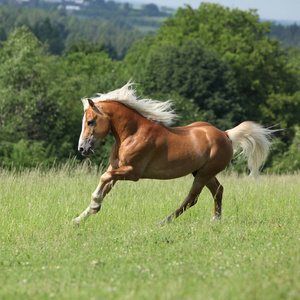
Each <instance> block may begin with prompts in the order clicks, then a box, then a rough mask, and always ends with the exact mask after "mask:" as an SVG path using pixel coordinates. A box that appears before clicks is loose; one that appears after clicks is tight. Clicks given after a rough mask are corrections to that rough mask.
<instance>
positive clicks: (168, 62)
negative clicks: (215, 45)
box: [133, 39, 242, 130]
mask: <svg viewBox="0 0 300 300" xmlns="http://www.w3.org/2000/svg"><path fill="white" fill-rule="evenodd" d="M150 49H151V50H149V51H148V53H147V54H146V53H144V54H143V55H139V56H138V57H141V59H140V61H139V60H138V61H137V63H136V67H135V68H136V69H135V70H134V71H133V74H135V75H136V77H137V79H138V82H139V83H141V84H142V85H144V86H145V87H144V89H143V90H144V93H145V94H146V95H151V96H154V95H156V94H161V95H169V94H173V95H174V96H175V97H176V94H177V95H179V96H180V97H181V98H184V99H186V101H189V100H188V99H193V101H194V104H196V105H197V106H198V107H199V109H200V112H201V119H199V118H200V116H198V121H199V120H202V121H208V122H210V123H212V124H214V125H215V126H217V127H219V128H221V129H224V130H225V129H228V128H230V127H232V126H233V125H234V124H235V123H236V122H239V121H241V119H242V108H241V106H240V105H239V103H238V102H239V97H238V94H237V89H236V81H235V79H234V77H233V74H232V72H231V70H230V69H229V68H228V65H227V64H226V63H225V62H224V61H222V60H221V59H220V58H218V56H217V55H216V54H215V53H214V51H211V50H209V49H207V48H205V47H204V46H203V45H202V43H201V41H199V40H188V39H186V40H185V41H183V43H182V44H181V45H177V44H176V43H169V44H161V45H157V46H155V47H152V48H150ZM174 100H175V102H176V98H175V99H174ZM182 113H183V114H187V113H188V112H187V111H186V112H184V111H182Z"/></svg>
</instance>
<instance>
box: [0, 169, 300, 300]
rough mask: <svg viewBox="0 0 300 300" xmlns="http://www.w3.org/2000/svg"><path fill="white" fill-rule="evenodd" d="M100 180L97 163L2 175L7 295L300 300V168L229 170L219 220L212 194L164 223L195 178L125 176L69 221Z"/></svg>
mask: <svg viewBox="0 0 300 300" xmlns="http://www.w3.org/2000/svg"><path fill="white" fill-rule="evenodd" d="M99 177H100V172H99V171H98V170H97V169H93V168H91V167H88V166H84V167H75V166H73V167H72V168H71V167H68V166H65V167H64V168H56V169H49V170H48V171H46V172H45V171H42V170H39V169H35V170H31V171H22V172H12V171H7V170H1V171H0V253H1V255H0V298H1V299H49V298H53V299H272V300H273V299H299V297H300V294H299V279H300V278H299V277H300V276H299V270H300V268H299V199H300V185H299V182H300V176H299V175H285V176H263V177H262V180H261V181H259V182H258V181H253V180H250V179H248V178H247V177H245V176H240V177H238V176H235V175H234V174H232V175H230V176H228V175H224V174H223V175H221V176H219V180H220V182H221V183H222V184H223V186H224V188H225V192H224V200H223V205H224V206H223V220H222V221H221V222H217V223H214V222H210V219H211V216H212V211H213V200H212V197H211V195H210V193H209V191H208V190H204V191H203V192H202V194H201V196H200V198H199V201H198V204H197V205H196V206H195V207H193V208H191V209H189V210H188V211H187V212H185V213H184V214H183V215H182V216H181V217H180V218H178V219H177V220H176V221H174V222H173V223H172V224H170V225H169V226H165V227H163V228H159V227H158V226H156V223H157V222H158V221H160V220H161V219H163V218H164V217H166V216H167V215H169V214H170V213H171V212H172V211H173V210H175V209H176V208H177V207H178V206H179V205H180V203H181V201H182V200H183V198H184V197H185V195H186V194H187V192H188V190H189V188H190V186H191V182H192V177H189V176H188V177H186V178H180V179H177V180H171V181H156V180H140V181H139V182H118V183H117V184H116V186H115V187H114V189H113V190H112V191H111V193H110V194H109V195H108V196H107V197H106V198H105V201H104V203H103V206H102V209H101V211H100V212H99V213H98V214H97V215H96V216H92V217H91V218H89V219H88V220H87V222H85V223H84V224H82V225H81V226H80V227H79V228H77V227H73V226H71V225H70V224H69V221H70V220H71V219H72V218H74V217H76V216H77V215H78V214H79V213H81V212H82V211H83V210H84V209H85V208H86V206H87V205H88V204H89V202H90V195H91V193H92V192H93V191H94V189H95V188H96V186H97V184H98V181H99Z"/></svg>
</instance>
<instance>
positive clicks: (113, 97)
mask: <svg viewBox="0 0 300 300" xmlns="http://www.w3.org/2000/svg"><path fill="white" fill-rule="evenodd" d="M133 85H134V83H133V82H130V81H129V82H128V83H127V84H125V85H124V86H123V87H122V88H120V89H116V90H114V91H112V92H109V93H107V94H97V97H94V98H91V99H92V100H93V101H94V102H95V103H97V102H101V101H107V100H110V101H117V102H120V103H122V104H124V105H126V106H127V107H129V108H132V109H134V110H135V111H137V112H138V113H139V114H141V115H142V116H143V117H145V118H147V119H149V120H151V121H153V122H156V123H160V124H163V125H166V126H169V125H171V124H172V123H173V121H174V120H175V119H176V118H177V117H178V116H177V115H176V113H175V111H174V110H173V109H172V104H173V103H172V101H171V100H168V101H165V102H160V101H157V100H151V99H138V97H137V96H136V90H135V89H134V88H132V86H133ZM82 102H83V106H84V110H86V109H87V108H88V105H89V103H88V101H87V99H82Z"/></svg>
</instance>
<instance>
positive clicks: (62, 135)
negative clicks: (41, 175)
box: [0, 1, 300, 172]
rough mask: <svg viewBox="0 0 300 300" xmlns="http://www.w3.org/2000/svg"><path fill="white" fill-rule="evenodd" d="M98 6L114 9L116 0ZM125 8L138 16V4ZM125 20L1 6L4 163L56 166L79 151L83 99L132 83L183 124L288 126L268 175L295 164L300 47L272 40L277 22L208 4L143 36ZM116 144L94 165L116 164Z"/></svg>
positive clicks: (0, 151)
mask: <svg viewBox="0 0 300 300" xmlns="http://www.w3.org/2000/svg"><path fill="white" fill-rule="evenodd" d="M94 5H95V7H96V6H97V7H99V6H103V8H105V10H110V11H111V12H112V9H113V8H112V7H113V6H115V5H117V4H116V3H115V2H113V1H110V2H105V1H95V2H94ZM117 7H118V9H119V8H120V6H118V5H117ZM150 8H151V7H150ZM152 8H153V7H152ZM122 11H123V13H124V16H125V15H126V14H127V15H128V14H129V15H130V16H131V17H133V14H134V13H136V12H135V11H134V10H133V9H132V8H131V7H130V6H129V5H124V6H122ZM149 13H150V12H149ZM113 15H114V14H113V13H112V14H111V16H113ZM139 16H140V15H138V14H136V16H135V17H136V18H139ZM159 18H161V16H160V17H159ZM150 19H151V20H153V18H151V17H149V20H150ZM147 20H148V19H147ZM119 21H120V22H121V19H120V20H119ZM120 22H119V25H117V24H115V23H114V24H112V23H110V22H100V21H99V20H96V19H93V20H91V19H88V18H81V19H79V18H77V17H74V16H69V15H66V13H65V11H63V10H58V11H55V10H50V11H45V10H40V9H32V10H31V9H26V8H22V7H20V6H19V7H7V6H3V7H0V40H1V41H2V42H1V44H0V160H1V164H2V165H5V166H11V165H12V164H14V165H15V166H29V165H37V164H40V163H43V164H44V165H47V164H51V163H52V162H53V161H55V160H56V161H58V162H63V161H65V160H66V159H68V158H69V157H70V155H71V156H73V155H76V153H77V143H78V137H79V134H80V131H81V118H82V114H83V110H82V103H81V101H80V98H82V97H92V96H93V95H94V94H95V93H98V92H107V91H110V90H114V89H116V88H119V87H120V86H122V85H124V84H125V83H126V82H127V81H128V80H129V79H132V80H133V81H135V82H137V83H138V84H139V85H138V86H137V90H138V93H139V94H141V95H142V97H143V98H147V97H149V98H152V99H158V100H161V101H165V100H167V99H173V101H174V102H175V108H176V110H177V113H178V114H179V115H180V117H181V118H180V119H179V120H178V121H177V123H175V124H174V125H176V126H177V125H185V124H189V123H191V122H194V121H200V120H202V121H208V122H210V123H212V124H213V125H215V126H217V127H219V128H220V129H228V128H230V127H233V126H235V125H237V124H238V123H240V122H241V121H244V120H246V119H248V120H249V119H250V120H254V121H259V122H260V123H262V124H264V125H267V126H268V125H274V124H277V123H279V126H280V127H281V128H284V129H285V130H284V131H282V132H280V133H278V136H279V137H280V142H278V143H277V144H276V146H275V149H274V151H273V158H270V159H269V160H268V162H267V167H269V169H268V171H270V168H272V169H273V170H276V172H277V171H278V172H287V171H289V170H290V171H294V170H296V168H297V167H298V165H297V163H295V161H298V158H297V157H296V156H297V153H296V150H294V149H295V147H296V146H292V145H297V135H298V133H297V135H296V136H295V132H298V131H297V130H298V129H297V128H298V127H299V125H300V124H299V114H300V94H299V90H300V86H299V84H300V65H299V61H300V51H299V49H296V48H291V49H288V50H286V49H282V48H280V47H279V43H278V41H276V40H274V39H270V38H269V31H270V23H268V22H262V23H260V22H259V17H258V15H257V13H256V11H254V10H250V11H247V12H245V11H240V10H238V9H232V10H230V9H229V8H224V7H222V6H220V5H216V4H209V3H204V4H201V5H200V7H199V9H192V8H191V7H186V8H181V9H179V10H178V12H177V14H176V15H175V17H173V18H169V19H168V20H167V21H166V22H165V23H164V24H163V26H162V27H161V28H160V29H159V30H158V32H157V33H156V34H154V35H152V36H146V37H144V38H143V39H142V40H140V39H139V38H140V37H141V36H142V35H141V34H140V33H138V32H137V31H135V30H130V29H129V28H128V27H127V26H124V24H123V25H120ZM24 24H26V25H27V27H19V26H20V25H24ZM28 28H30V29H28ZM33 33H34V34H33ZM37 37H38V38H37ZM133 41H135V42H134V44H133V45H132V43H133ZM131 45H132V46H131ZM129 48H130V51H129V52H128V49H129ZM63 49H65V51H64V52H63V54H62V55H61V56H57V54H59V55H60V54H61V53H62V50H63ZM53 54H55V55H53ZM125 55H126V57H125V59H124V60H122V61H117V60H121V59H122V58H123V57H124V56H125ZM114 59H116V60H114ZM297 126H298V127H297ZM113 142H114V139H113V137H112V136H109V137H107V138H106V139H105V140H104V141H103V142H102V143H101V145H99V146H98V148H97V150H96V153H95V155H94V156H93V157H92V160H93V162H94V163H96V164H98V165H100V164H102V163H104V164H105V165H106V164H107V163H108V158H109V154H110V149H111V147H112V144H113ZM296 148H297V147H296ZM34 153H35V154H34ZM283 153H284V154H283ZM30 157H32V159H31V160H30ZM277 157H278V159H280V160H281V161H282V163H280V164H279V163H278V159H277ZM295 157H296V158H295ZM78 158H79V159H82V157H80V156H78ZM294 158H295V159H294ZM290 160H291V161H290ZM22 161H23V162H22ZM287 165H292V166H295V167H292V168H291V167H287ZM277 166H280V167H277ZM235 168H236V169H239V170H240V169H242V168H243V165H242V164H240V163H239V162H238V163H236V164H235Z"/></svg>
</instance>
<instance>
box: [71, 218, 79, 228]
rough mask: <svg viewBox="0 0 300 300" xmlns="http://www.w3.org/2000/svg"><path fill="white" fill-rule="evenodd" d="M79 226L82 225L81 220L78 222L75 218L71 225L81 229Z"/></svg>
mask: <svg viewBox="0 0 300 300" xmlns="http://www.w3.org/2000/svg"><path fill="white" fill-rule="evenodd" d="M79 224H80V220H78V218H75V219H73V220H72V221H71V222H70V225H72V226H77V227H79Z"/></svg>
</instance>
